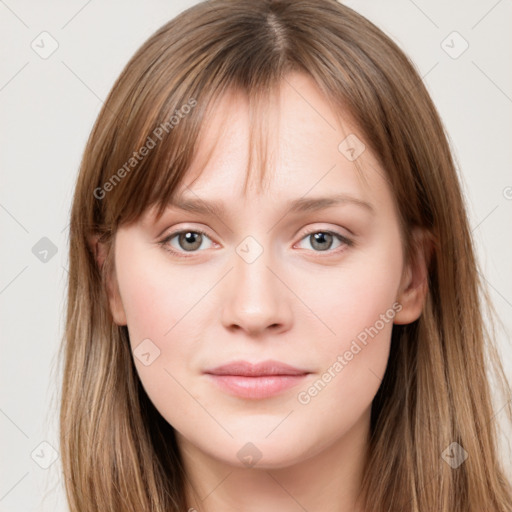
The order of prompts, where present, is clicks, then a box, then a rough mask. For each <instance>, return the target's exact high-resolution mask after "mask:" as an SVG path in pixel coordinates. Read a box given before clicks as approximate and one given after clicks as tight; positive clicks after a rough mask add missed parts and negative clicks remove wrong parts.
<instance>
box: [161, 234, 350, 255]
mask: <svg viewBox="0 0 512 512" xmlns="http://www.w3.org/2000/svg"><path fill="white" fill-rule="evenodd" d="M182 233H197V234H200V235H203V236H206V237H207V238H210V237H209V236H208V234H207V233H206V232H205V231H203V230H202V229H200V228H197V229H182V230H180V231H174V232H173V233H171V234H169V235H168V236H166V237H165V238H164V239H163V240H161V241H160V242H158V244H159V245H161V246H162V247H163V249H164V250H166V251H167V252H169V253H171V254H172V255H173V256H177V257H178V258H191V257H193V255H194V253H195V252H201V251H191V252H190V255H185V254H184V253H183V252H182V251H177V250H175V249H173V248H171V246H170V245H169V242H170V241H171V240H172V239H173V238H174V237H175V236H176V235H180V234H182ZM317 233H324V234H329V235H333V236H334V237H336V238H337V239H338V240H339V241H340V242H341V243H342V244H343V245H341V246H340V247H338V248H336V249H334V250H330V249H328V250H326V251H313V252H318V253H322V252H326V253H327V255H328V256H332V255H333V254H338V253H339V252H342V251H344V250H345V249H346V247H352V246H354V241H353V240H351V239H349V238H347V237H346V236H344V235H342V234H340V233H338V232H336V231H330V230H321V229H315V230H312V231H309V232H307V233H304V235H303V236H302V238H301V239H300V241H302V240H304V239H305V238H307V237H308V236H311V235H314V234H317ZM318 257H320V258H322V257H323V256H318Z"/></svg>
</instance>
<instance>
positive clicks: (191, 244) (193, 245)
mask: <svg viewBox="0 0 512 512" xmlns="http://www.w3.org/2000/svg"><path fill="white" fill-rule="evenodd" d="M196 237H197V238H196ZM195 238H196V239H195ZM194 239H195V240H194ZM198 240H199V241H198ZM183 241H184V242H186V244H188V247H183V249H185V250H186V251H190V250H194V249H197V248H199V247H200V245H201V234H200V233H194V232H193V231H188V232H187V233H184V234H182V235H181V237H180V245H181V242H183Z"/></svg>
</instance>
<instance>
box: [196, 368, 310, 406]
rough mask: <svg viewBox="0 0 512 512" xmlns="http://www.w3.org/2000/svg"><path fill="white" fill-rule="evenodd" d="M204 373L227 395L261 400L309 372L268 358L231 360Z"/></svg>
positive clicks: (291, 385) (297, 381)
mask: <svg viewBox="0 0 512 512" xmlns="http://www.w3.org/2000/svg"><path fill="white" fill-rule="evenodd" d="M204 373H205V375H206V376H207V378H208V379H210V380H211V381H213V382H214V383H215V384H216V385H217V386H218V387H219V389H221V390H222V391H224V392H226V393H228V394H230V395H234V396H236V397H239V398H246V399H263V398H269V397H271V396H274V395H277V394H279V393H282V392H284V391H285V390H288V389H290V388H292V387H295V386H297V385H298V384H300V383H302V382H303V380H304V378H305V377H306V376H307V375H309V374H310V373H311V372H309V371H308V370H304V369H301V368H296V367H294V366H290V365H288V364H285V363H281V362H279V361H272V360H269V361H263V362H261V363H257V364H252V363H249V362H247V361H234V362H232V363H229V364H225V365H222V366H217V367H216V368H213V369H210V370H206V371H205V372H204Z"/></svg>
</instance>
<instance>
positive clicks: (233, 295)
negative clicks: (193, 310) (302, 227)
mask: <svg viewBox="0 0 512 512" xmlns="http://www.w3.org/2000/svg"><path fill="white" fill-rule="evenodd" d="M259 233H262V234H258V235H256V236H254V235H248V236H246V237H245V238H244V239H243V240H242V241H241V242H240V243H239V244H238V246H237V247H236V248H235V253H234V254H233V260H232V261H233V266H234V268H233V271H232V272H230V276H231V277H230V286H228V287H227V290H226V294H227V295H226V296H225V297H224V300H223V313H222V320H223V323H224V325H225V326H226V327H232V326H234V325H236V326H238V327H240V328H242V329H244V330H247V331H251V332H257V331H261V330H264V329H265V328H267V327H270V326H273V328H275V327H276V326H280V327H281V328H283V327H284V326H285V325H286V324H287V323H288V322H289V320H290V311H289V308H288V307H289V304H288V303H287V299H286V297H285V295H286V294H285V288H284V287H283V285H282V283H281V282H280V281H279V279H277V278H276V277H275V275H274V273H276V270H275V268H276V264H275V261H274V258H273V254H274V252H273V251H272V249H271V247H269V243H270V237H269V236H268V235H265V234H264V230H263V229H262V230H260V231H259ZM269 268H271V269H273V271H270V270H269ZM277 272H279V271H277Z"/></svg>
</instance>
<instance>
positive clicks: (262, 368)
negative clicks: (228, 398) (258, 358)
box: [205, 359, 310, 377]
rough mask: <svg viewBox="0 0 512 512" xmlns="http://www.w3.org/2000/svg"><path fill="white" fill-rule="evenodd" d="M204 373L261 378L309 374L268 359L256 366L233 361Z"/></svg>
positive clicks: (245, 362) (246, 362)
mask: <svg viewBox="0 0 512 512" xmlns="http://www.w3.org/2000/svg"><path fill="white" fill-rule="evenodd" d="M205 373H209V374H212V375H241V376H244V377H263V376H265V375H305V374H307V373H310V372H309V371H307V370H303V369H300V368H295V367H294V366H290V365H289V364H285V363H281V362H279V361H273V360H270V359H269V360H267V361H262V362H260V363H256V364H252V363H249V362H248V361H233V362H231V363H228V364H223V365H221V366H217V367H216V368H212V369H209V370H206V371H205Z"/></svg>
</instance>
